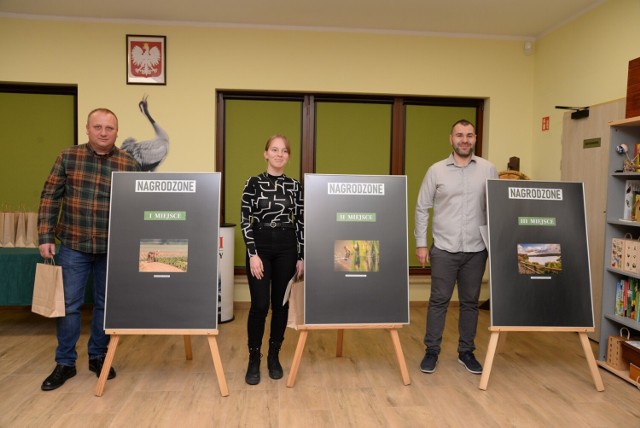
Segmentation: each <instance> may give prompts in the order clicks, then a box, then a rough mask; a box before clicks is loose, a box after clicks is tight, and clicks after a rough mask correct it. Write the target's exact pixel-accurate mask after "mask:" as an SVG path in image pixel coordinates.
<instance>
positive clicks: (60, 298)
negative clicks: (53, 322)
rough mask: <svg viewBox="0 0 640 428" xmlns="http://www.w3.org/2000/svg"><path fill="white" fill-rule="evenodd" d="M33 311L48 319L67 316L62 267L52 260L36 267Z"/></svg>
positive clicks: (46, 260) (47, 260)
mask: <svg viewBox="0 0 640 428" xmlns="http://www.w3.org/2000/svg"><path fill="white" fill-rule="evenodd" d="M31 311H32V312H34V313H36V314H40V315H42V316H45V317H47V318H54V317H63V316H64V315H65V309H64V288H63V284H62V267H61V266H57V265H56V264H55V261H54V260H53V259H52V258H51V259H45V261H44V263H38V264H37V265H36V278H35V281H34V282H33V301H32V302H31Z"/></svg>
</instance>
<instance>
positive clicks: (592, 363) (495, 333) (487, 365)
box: [480, 327, 604, 391]
mask: <svg viewBox="0 0 640 428" xmlns="http://www.w3.org/2000/svg"><path fill="white" fill-rule="evenodd" d="M489 331H490V332H491V337H490V338H489V346H488V348H487V355H486V357H485V360H484V370H483V371H482V377H481V378H480V389H482V390H486V389H487V384H488V383H489V375H490V374H491V367H492V366H493V358H494V357H495V354H496V350H497V351H498V352H502V351H503V350H504V347H505V343H506V340H507V332H510V331H525V332H530V331H536V332H538V331H540V332H567V333H578V337H579V338H580V343H581V344H582V349H583V351H584V355H585V357H586V359H587V365H588V366H589V371H590V372H591V377H592V378H593V383H594V384H595V386H596V390H597V391H604V384H603V383H602V377H600V372H599V371H598V365H597V364H596V359H595V357H594V356H593V351H592V350H591V346H589V338H588V337H587V333H591V332H593V331H594V328H592V327H585V328H576V327H489ZM501 333H502V334H501Z"/></svg>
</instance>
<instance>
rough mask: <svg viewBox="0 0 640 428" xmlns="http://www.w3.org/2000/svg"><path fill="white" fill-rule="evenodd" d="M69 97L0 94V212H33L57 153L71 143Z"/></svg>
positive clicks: (71, 105)
mask: <svg viewBox="0 0 640 428" xmlns="http://www.w3.org/2000/svg"><path fill="white" fill-rule="evenodd" d="M74 104H75V98H74V97H73V96H72V95H54V94H24V93H9V92H0V150H1V152H0V211H2V210H26V211H37V209H38V203H39V201H40V192H41V191H42V186H43V184H44V182H45V180H46V178H47V175H48V174H49V171H50V170H51V166H52V165H53V162H54V161H55V158H56V156H57V154H58V153H59V152H60V150H62V149H63V148H64V147H68V146H71V145H73V144H74V142H75V132H76V130H75V128H74V126H75V125H74V123H75V118H74Z"/></svg>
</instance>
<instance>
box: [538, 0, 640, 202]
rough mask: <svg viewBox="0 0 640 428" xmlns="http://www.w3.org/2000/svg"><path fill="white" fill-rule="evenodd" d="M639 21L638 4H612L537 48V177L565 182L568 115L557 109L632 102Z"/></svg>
mask: <svg viewBox="0 0 640 428" xmlns="http://www.w3.org/2000/svg"><path fill="white" fill-rule="evenodd" d="M639 22H640V2H639V1H638V0H609V1H607V2H605V3H604V4H602V5H600V6H599V7H597V8H595V9H593V10H592V11H590V12H589V13H587V14H585V15H583V16H581V17H580V18H578V19H576V20H574V21H572V22H569V23H567V24H566V25H564V26H562V27H560V28H559V29H557V30H556V31H554V32H551V33H549V34H548V35H546V36H544V37H542V38H541V39H540V40H539V41H538V42H537V43H536V53H535V58H536V59H535V72H534V80H533V90H534V96H533V112H534V115H533V131H534V132H533V142H532V145H531V146H530V147H531V152H530V153H531V165H532V167H533V168H532V170H531V176H532V177H534V178H536V179H545V180H559V179H560V158H561V151H562V148H561V140H562V117H563V114H564V113H565V111H563V110H557V109H555V108H554V107H555V106H556V105H570V106H589V105H594V104H601V103H604V102H607V101H612V100H616V99H619V98H624V97H626V95H627V89H626V88H627V70H628V67H629V61H630V60H632V59H634V58H638V57H640V25H639V24H638V23H639ZM544 116H550V118H551V120H550V128H551V129H550V131H549V132H542V131H541V120H542V117H544ZM587 197H588V195H587Z"/></svg>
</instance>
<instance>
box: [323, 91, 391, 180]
mask: <svg viewBox="0 0 640 428" xmlns="http://www.w3.org/2000/svg"><path fill="white" fill-rule="evenodd" d="M391 112H392V106H391V104H373V103H338V102H319V103H318V104H317V106H316V153H315V156H316V164H315V165H316V171H315V172H317V173H319V174H363V175H385V174H389V173H390V171H391Z"/></svg>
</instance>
